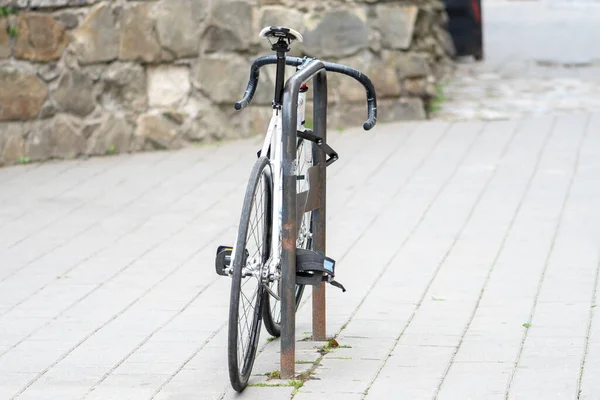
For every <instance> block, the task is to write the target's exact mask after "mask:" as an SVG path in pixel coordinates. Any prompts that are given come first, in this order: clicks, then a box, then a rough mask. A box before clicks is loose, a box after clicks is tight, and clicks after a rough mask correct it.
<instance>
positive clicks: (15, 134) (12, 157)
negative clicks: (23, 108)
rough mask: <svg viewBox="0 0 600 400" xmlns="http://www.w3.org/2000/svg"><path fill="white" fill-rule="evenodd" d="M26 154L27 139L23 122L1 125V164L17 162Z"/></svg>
mask: <svg viewBox="0 0 600 400" xmlns="http://www.w3.org/2000/svg"><path fill="white" fill-rule="evenodd" d="M24 155H25V141H24V139H23V128H22V126H21V124H19V123H8V124H6V123H5V124H2V125H0V165H11V164H16V163H17V162H18V161H19V159H20V158H21V157H23V156H24Z"/></svg>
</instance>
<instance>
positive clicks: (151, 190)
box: [0, 114, 600, 400]
mask: <svg viewBox="0 0 600 400" xmlns="http://www.w3.org/2000/svg"><path fill="white" fill-rule="evenodd" d="M258 140H259V139H250V140H241V141H235V142H230V143H225V144H221V145H215V146H207V147H202V148H194V149H186V150H182V151H175V152H159V153H150V154H137V155H131V156H114V157H106V158H95V159H91V160H87V161H83V160H76V161H66V162H56V163H46V164H43V165H38V164H36V165H28V166H20V167H11V168H3V169H0V399H12V398H18V399H60V400H67V399H83V398H85V399H88V400H92V399H118V400H124V399H157V400H158V399H162V400H164V399H173V400H175V399H232V398H244V399H289V398H290V397H291V396H292V394H293V393H294V392H295V394H294V399H296V400H309V399H323V398H327V399H328V400H335V399H364V398H366V399H433V398H439V399H461V400H464V399H500V398H502V399H504V398H506V397H508V398H510V399H544V400H549V399H576V398H581V399H598V398H600V380H599V379H598V376H599V375H600V319H599V318H600V317H599V316H598V315H597V314H598V308H596V305H597V303H598V301H599V300H598V295H597V286H598V266H599V256H600V209H599V208H598V204H600V180H599V179H598V177H599V176H600V115H587V114H585V115H584V114H582V115H573V116H561V117H556V118H554V117H543V118H539V119H528V120H523V121H497V122H490V123H484V122H477V121H473V122H462V123H455V124H450V123H446V122H439V121H438V122H424V123H415V124H391V125H382V126H380V127H378V128H377V129H376V130H375V132H372V133H371V132H369V133H366V132H362V131H358V130H347V131H344V132H341V133H339V132H336V133H335V134H332V139H331V143H332V146H333V147H334V148H335V149H336V150H338V151H339V153H340V154H341V159H340V161H339V162H338V163H335V164H333V165H332V166H331V167H330V169H329V177H330V180H329V182H330V187H329V189H328V196H329V197H328V201H329V213H328V217H329V234H328V249H329V251H328V253H329V255H331V256H332V257H334V258H336V259H337V260H338V278H339V281H340V282H342V283H343V284H344V285H345V286H346V288H347V289H348V291H347V292H346V293H342V292H341V291H338V290H336V289H334V288H331V289H328V332H329V334H330V335H332V336H336V340H337V342H338V343H339V344H340V345H341V346H340V347H338V348H334V349H331V350H330V351H329V352H325V351H322V352H321V353H323V354H321V353H320V352H318V347H322V346H323V344H324V343H316V342H312V341H310V340H309V339H310V338H309V337H308V335H309V332H310V329H311V328H310V299H309V298H308V297H307V298H306V299H305V302H304V303H303V306H302V308H301V309H300V312H299V314H298V316H297V337H298V340H299V341H298V344H297V357H296V358H297V361H298V364H297V366H298V371H299V372H301V371H308V370H312V374H308V373H307V374H305V375H306V376H308V375H310V377H311V379H309V380H307V381H306V382H305V383H304V385H303V386H301V387H299V388H298V389H296V388H294V387H292V386H289V384H290V383H289V382H287V381H278V380H267V377H266V376H265V374H267V373H269V372H273V371H275V370H277V369H278V368H279V365H278V354H277V351H278V348H279V341H278V340H275V341H268V340H267V339H268V335H266V334H265V332H263V335H262V336H261V353H260V355H259V356H258V358H257V361H256V364H255V367H254V376H253V377H252V381H251V382H252V385H251V386H250V387H248V389H247V390H246V391H245V392H244V393H243V394H242V395H236V394H235V393H234V392H232V390H231V389H230V388H229V382H228V375H227V364H226V339H227V338H226V333H227V332H226V324H227V309H228V297H229V280H228V279H227V278H220V277H217V276H216V275H215V274H214V267H213V257H214V251H215V248H216V246H217V245H218V244H227V243H231V242H232V240H233V238H234V235H235V227H236V224H237V219H238V217H239V211H240V206H241V200H242V193H243V190H244V185H245V181H246V180H247V175H248V173H249V171H250V168H251V165H252V163H253V160H254V158H255V154H256V149H257V148H258ZM308 293H310V291H308ZM303 339H306V340H303ZM275 384H278V385H280V386H274V387H265V385H275ZM298 386H299V385H298Z"/></svg>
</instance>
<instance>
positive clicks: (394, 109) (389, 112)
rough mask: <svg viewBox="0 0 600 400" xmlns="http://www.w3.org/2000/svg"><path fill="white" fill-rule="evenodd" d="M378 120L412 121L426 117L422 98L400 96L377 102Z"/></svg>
mask: <svg viewBox="0 0 600 400" xmlns="http://www.w3.org/2000/svg"><path fill="white" fill-rule="evenodd" d="M377 107H378V109H379V117H380V118H379V121H380V122H393V121H412V120H423V119H426V118H427V115H426V113H425V105H424V104H423V100H422V99H419V98H409V99H406V98H401V99H398V100H396V99H393V100H391V99H390V100H383V101H379V102H377Z"/></svg>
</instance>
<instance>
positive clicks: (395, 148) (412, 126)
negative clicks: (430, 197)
mask: <svg viewBox="0 0 600 400" xmlns="http://www.w3.org/2000/svg"><path fill="white" fill-rule="evenodd" d="M449 128H450V125H448V127H447V128H446V131H445V132H444V134H445V133H446V132H447V131H448V129H449ZM409 129H410V132H409V133H408V134H407V135H406V138H404V140H402V141H400V142H399V143H398V145H397V146H396V147H394V149H393V150H392V151H391V152H390V154H388V156H387V157H385V159H384V160H383V161H382V162H381V163H380V164H379V165H377V167H376V168H374V170H373V172H371V173H370V174H369V175H368V176H367V177H366V178H365V181H368V180H369V179H370V178H371V177H373V176H374V175H375V174H376V173H377V172H378V171H379V170H380V169H381V168H382V167H383V166H384V165H385V164H386V163H387V162H389V161H390V160H391V159H392V158H393V156H394V154H396V152H397V151H398V150H399V149H401V148H402V147H404V146H405V145H406V143H407V142H408V140H409V139H410V138H411V137H412V136H413V135H414V134H415V132H416V129H417V125H416V124H413V125H411V126H410V128H409ZM444 134H442V135H440V138H439V139H438V140H437V141H436V143H435V144H434V146H432V149H431V150H430V151H429V152H428V153H427V154H426V155H425V156H424V157H423V160H425V159H426V158H427V156H428V155H429V154H430V153H431V152H432V151H433V150H434V149H435V148H436V147H437V145H438V143H439V142H440V141H441V138H442V137H443V136H444ZM356 157H358V153H357V155H356V156H355V157H353V159H354V158H356ZM423 160H422V161H421V163H419V165H418V166H417V168H415V171H416V170H418V169H419V168H420V167H421V165H422V164H423V163H424V161H423ZM409 180H410V179H407V182H408V181H409ZM404 186H406V182H405V183H404V184H403V185H402V186H401V188H400V189H399V190H398V191H397V192H396V193H394V195H393V196H392V198H394V197H395V196H397V194H398V193H399V192H400V191H401V189H402V188H403V187H404ZM356 193H357V191H354V193H353V194H352V197H354V196H355V195H356ZM352 197H351V198H352ZM378 217H379V215H377V216H376V217H375V218H373V220H372V221H371V222H370V223H369V225H368V226H367V228H366V229H365V231H366V230H368V227H370V226H371V225H372V224H373V222H374V221H375V220H376V219H377V218H378ZM362 236H363V235H362V234H361V235H360V236H359V237H358V239H356V240H355V241H354V242H353V243H352V244H351V245H350V246H348V249H352V248H353V247H354V244H356V242H358V241H359V240H360V238H362ZM348 251H349V250H347V251H346V253H345V254H343V255H342V256H341V257H340V261H341V260H342V259H343V258H344V257H345V256H346V254H347V253H348ZM311 298H312V294H308V295H307V296H304V298H303V300H302V301H301V303H300V306H299V307H298V309H301V308H302V307H303V306H304V305H305V304H306V303H307V302H308V301H309V300H310V299H311ZM361 304H362V302H361ZM355 313H356V311H355V312H354V313H353V314H352V316H354V314H355ZM352 316H351V317H350V318H352ZM342 330H343V329H342ZM340 332H341V330H340ZM340 332H338V333H337V334H335V335H334V336H333V338H334V339H335V338H336V337H337V336H338V335H339V333H340ZM270 344H271V343H266V344H264V345H263V346H262V347H261V349H260V350H259V353H258V354H257V357H258V356H259V355H260V354H261V353H262V352H263V351H264V350H265V349H266V347H267V346H269V345H270ZM323 357H324V355H321V357H319V358H318V359H317V360H315V362H314V363H313V365H312V367H311V368H309V369H308V370H307V373H308V374H309V375H311V373H312V372H314V371H315V370H316V369H317V367H318V366H319V365H320V362H321V361H322V360H323ZM227 393H228V390H226V391H225V392H224V393H223V395H222V396H221V397H220V399H223V398H224V397H225V396H226V395H227ZM292 398H293V396H292Z"/></svg>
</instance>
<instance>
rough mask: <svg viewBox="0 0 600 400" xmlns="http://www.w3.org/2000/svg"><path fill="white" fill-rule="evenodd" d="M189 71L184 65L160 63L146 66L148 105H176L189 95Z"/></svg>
mask: <svg viewBox="0 0 600 400" xmlns="http://www.w3.org/2000/svg"><path fill="white" fill-rule="evenodd" d="M190 88H191V84H190V71H189V68H188V67H186V66H174V65H160V66H156V67H149V68H148V100H149V103H150V107H177V106H179V105H181V104H182V103H183V102H184V101H185V99H186V98H187V96H188V95H189V92H190Z"/></svg>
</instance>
